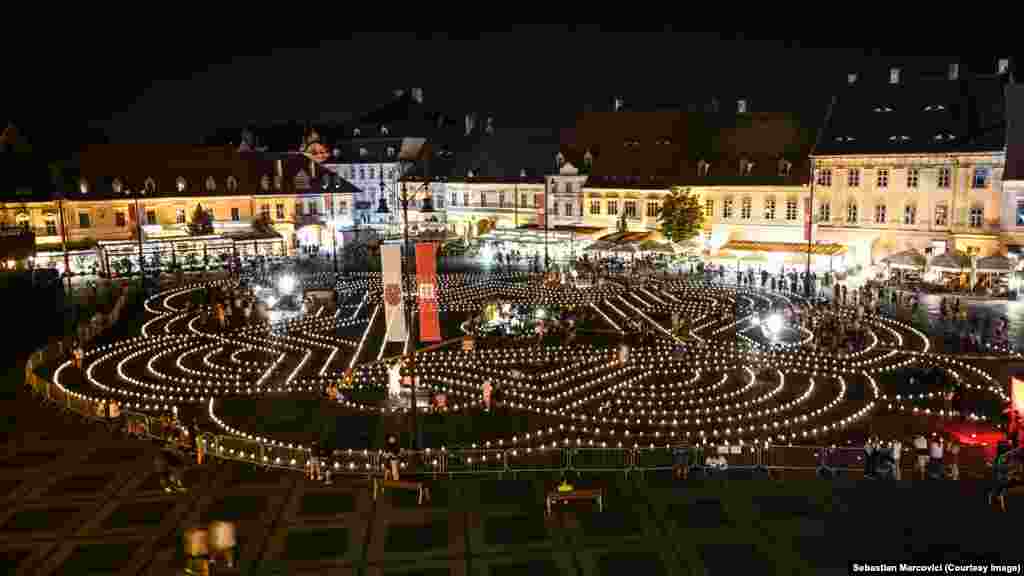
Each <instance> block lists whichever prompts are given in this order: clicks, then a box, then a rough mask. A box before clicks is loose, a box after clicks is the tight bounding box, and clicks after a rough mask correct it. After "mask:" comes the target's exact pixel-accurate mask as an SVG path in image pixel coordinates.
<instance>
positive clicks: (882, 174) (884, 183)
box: [875, 168, 889, 188]
mask: <svg viewBox="0 0 1024 576" xmlns="http://www.w3.org/2000/svg"><path fill="white" fill-rule="evenodd" d="M875 183H876V184H877V185H878V187H879V188H888V187H889V169H888V168H880V169H879V170H878V177H877V179H876V181H875Z"/></svg>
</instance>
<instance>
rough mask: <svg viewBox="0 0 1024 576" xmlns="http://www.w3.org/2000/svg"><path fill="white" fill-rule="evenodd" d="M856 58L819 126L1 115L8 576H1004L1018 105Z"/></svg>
mask: <svg viewBox="0 0 1024 576" xmlns="http://www.w3.org/2000/svg"><path fill="white" fill-rule="evenodd" d="M679 37H685V35H680V36H679ZM438 42H440V41H438ZM481 42H482V41H481ZM723 42H725V44H723V45H727V44H729V43H730V42H729V41H726V40H723ZM411 45H413V44H410V46H411ZM483 45H485V43H482V44H481V46H483ZM737 45H738V46H747V45H746V44H744V43H742V42H740V43H738V44H737ZM859 58H860V59H859V60H857V62H858V63H859V64H858V66H859V67H858V68H856V70H857V71H856V72H850V73H847V74H845V75H842V74H841V75H839V76H838V77H837V81H836V83H835V84H836V86H835V87H833V88H830V90H833V91H834V92H835V95H834V96H830V97H828V98H825V97H822V98H820V99H821V100H822V102H821V103H820V104H821V107H820V109H819V108H815V107H813V106H808V108H811V109H813V110H811V111H810V112H808V110H805V109H804V107H803V106H804V105H803V104H800V103H798V102H797V101H796V100H795V99H792V98H790V99H788V100H787V99H785V98H781V99H780V100H777V101H773V100H771V99H770V97H769V96H768V95H767V94H768V92H765V93H764V94H766V95H765V96H764V98H763V99H761V98H760V96H758V97H753V96H750V97H748V96H747V95H746V94H741V95H740V96H739V97H733V96H729V97H728V99H724V100H719V99H718V97H717V96H716V97H714V98H712V99H704V98H703V97H701V98H700V99H699V101H698V100H695V101H694V102H690V103H687V104H685V105H683V104H678V105H676V104H673V105H671V106H665V105H661V104H654V103H649V102H646V101H641V100H642V99H641V98H639V97H638V98H637V101H636V102H633V101H632V100H630V99H629V98H626V97H620V96H613V97H611V98H608V99H606V100H609V102H605V103H603V104H601V105H600V106H596V107H595V105H591V104H589V103H588V104H586V105H580V106H578V107H577V106H576V105H575V104H574V105H573V107H570V112H571V113H570V114H569V116H570V118H569V119H566V120H559V121H554V120H552V121H550V122H548V123H547V124H545V121H542V120H533V121H532V122H533V123H532V124H531V121H530V120H527V119H524V118H521V117H517V116H515V115H514V114H513V113H512V112H509V113H508V114H507V115H506V116H503V115H502V114H501V113H498V112H495V113H494V114H493V115H491V113H486V114H481V113H477V112H468V113H464V114H463V113H462V112H461V111H460V112H458V113H454V112H452V111H451V110H447V109H445V105H441V104H438V105H437V107H436V108H435V107H434V106H435V105H434V104H433V101H430V100H427V101H426V103H425V97H424V89H423V88H403V89H398V90H394V91H393V92H392V94H391V99H390V100H388V99H387V98H376V100H375V101H376V102H377V103H378V104H377V105H376V107H373V106H371V107H370V110H369V111H368V112H359V111H356V112H353V114H352V117H351V118H349V119H347V120H338V121H333V120H332V121H326V120H323V119H322V118H321V119H319V120H316V121H309V122H305V123H303V124H302V125H294V124H289V125H287V126H285V127H283V128H282V127H281V126H261V125H259V124H257V123H256V122H255V121H250V122H247V124H246V127H245V128H244V129H242V130H238V131H234V130H233V129H232V134H231V135H230V136H228V137H227V139H226V140H225V139H223V138H221V137H220V136H219V135H213V136H204V137H203V138H202V144H201V145H200V144H169V143H152V144H132V143H129V140H130V139H129V138H128V137H127V136H125V137H121V138H107V137H106V136H104V137H103V138H100V137H99V136H96V135H90V136H88V137H87V138H86V140H87V141H83V142H77V141H76V142H75V143H74V144H69V146H71V147H72V148H73V150H71V151H70V152H68V153H66V154H64V155H60V154H57V153H56V152H53V153H52V154H51V153H50V152H46V153H45V154H44V152H43V151H42V150H43V148H42V147H39V148H37V147H35V146H34V145H30V144H29V137H30V135H29V134H28V133H27V132H24V133H23V131H22V129H21V128H19V126H18V125H16V122H15V120H16V118H12V120H11V122H10V123H9V124H8V126H7V128H6V130H4V131H3V133H2V138H0V145H2V147H0V153H2V154H3V156H2V159H3V161H4V164H3V166H4V167H5V169H4V171H3V172H0V175H3V176H4V177H5V178H7V177H8V176H10V177H9V178H7V179H6V180H4V181H2V182H0V185H2V186H3V187H4V188H3V189H0V193H2V196H0V224H2V226H0V264H2V267H3V270H2V271H0V275H2V281H3V282H4V284H3V286H4V288H5V294H6V295H9V299H8V300H9V301H10V303H9V305H8V315H9V317H10V318H11V324H12V327H13V328H12V330H11V331H10V334H11V340H10V341H9V346H8V347H9V348H10V350H9V352H10V353H11V355H12V358H13V359H12V360H11V362H10V366H9V369H8V373H7V375H6V376H5V379H4V384H3V386H4V388H3V391H4V396H3V398H4V402H3V403H2V406H3V408H4V410H5V418H4V422H5V423H6V426H5V427H4V428H3V429H2V432H3V438H4V442H3V445H4V452H3V453H2V454H0V497H2V498H3V499H4V501H5V506H4V507H3V511H2V512H0V566H3V567H6V568H8V570H9V572H10V573H12V574H14V573H17V574H33V575H36V574H38V575H40V576H44V575H47V576H48V575H50V574H125V575H127V574H211V573H212V574H367V575H369V574H405V575H407V576H411V575H413V574H432V575H434V574H458V575H463V574H491V575H497V574H527V573H530V574H537V575H539V574H576V575H580V576H583V575H592V574H593V575H596V574H606V575H611V574H623V573H626V571H633V572H637V573H643V574H740V573H747V572H757V573H782V574H833V573H835V574H840V573H854V572H863V571H874V570H875V569H876V568H877V569H878V570H882V569H883V568H884V569H885V570H886V571H888V567H889V566H895V567H896V568H893V570H895V571H900V570H904V568H900V566H908V567H909V568H906V571H910V570H912V569H913V567H914V566H917V567H926V566H938V567H939V568H940V570H946V572H947V573H960V572H962V571H970V570H974V568H971V567H978V566H985V567H995V566H998V567H999V568H998V569H999V570H1003V569H1005V570H1007V571H1010V572H1011V573H1012V569H1013V568H1014V567H1018V566H1019V565H1020V564H1019V563H1020V562H1021V559H1020V558H1019V556H1018V554H1019V553H1018V552H1016V548H1015V547H1014V544H1015V537H1016V532H1015V531H1014V530H1013V529H1012V528H1011V527H1012V526H1013V525H1014V524H1013V522H1014V521H1013V518H1014V517H1015V514H1016V512H1017V511H1018V509H1019V508H1020V501H1021V500H1020V497H1021V496H1020V495H1021V494H1022V493H1024V492H1022V491H1021V488H1020V481H1021V468H1022V457H1021V452H1020V443H1021V441H1022V438H1024V428H1021V426H1022V424H1024V423H1021V422H1020V421H1019V419H1020V411H1021V410H1022V408H1024V370H1022V368H1024V354H1022V352H1024V306H1022V305H1021V303H1020V302H1021V294H1020V292H1021V282H1022V280H1024V258H1022V256H1021V254H1022V251H1021V246H1024V232H1021V231H1020V227H1021V226H1024V195H1021V196H1018V193H1019V191H1021V190H1024V184H1022V183H1024V144H1021V142H1024V132H1021V130H1022V128H1021V126H1024V123H1021V122H1017V121H1015V119H1018V117H1019V115H1020V112H1021V110H1024V91H1021V90H1020V89H1019V86H1018V85H1017V84H1016V83H1015V81H1014V77H1013V74H1014V70H1015V62H1014V61H1012V60H1011V59H1010V58H995V59H984V61H983V62H980V63H973V62H972V64H971V65H970V66H968V65H967V64H966V63H965V64H964V65H963V67H962V68H961V62H960V61H959V60H954V61H946V60H941V59H936V62H938V64H939V65H941V66H939V68H942V70H941V71H940V72H935V71H934V70H931V69H930V68H929V69H928V70H925V66H924V64H920V66H919V67H920V70H918V68H915V67H914V66H917V64H914V65H911V64H904V63H903V62H904V61H903V60H899V59H898V58H895V57H894V58H888V59H886V58H876V57H867V56H864V57H859ZM940 60H941V61H940ZM947 60H948V59H947ZM990 60H991V61H990ZM913 62H915V63H916V62H917V61H916V60H915V61H913ZM933 67H934V66H933ZM751 74H753V72H751ZM190 85H192V84H190ZM194 85H201V84H198V83H197V84H194ZM759 94H760V93H759ZM695 98H696V97H695ZM439 100H440V98H439ZM381 101H383V102H384V103H383V104H380V102H381ZM780 102H782V103H781V104H780ZM348 105H350V106H352V108H353V110H363V109H365V108H366V107H365V106H364V105H363V104H357V103H356V102H355V101H354V100H353V101H352V102H351V103H349V104H348ZM761 106H764V107H763V108H762V107H761ZM780 106H781V107H782V108H780ZM780 109H783V110H786V111H784V112H779V111H777V110H780ZM762 110H763V111H762ZM770 110H776V111H770ZM506 118H507V119H506ZM883 119H884V120H883ZM153 122H156V120H155V119H154V120H153ZM557 122H564V123H562V124H558V123H557ZM129 124H130V123H129ZM226 124H227V123H226V122H225V121H221V120H219V119H218V120H217V121H216V126H217V127H218V130H221V131H223V130H226V128H225V125H226ZM121 129H124V130H127V129H128V128H126V127H124V126H122V128H121ZM109 130H111V131H112V132H111V133H113V131H114V128H112V127H111V128H109ZM165 130H167V131H168V132H167V133H171V132H169V131H170V130H171V128H170V127H168V128H166V129H165ZM129 133H130V132H125V134H129ZM282 134H284V135H283V136H282ZM219 138H220V139H219ZM100 140H103V141H102V142H101V141H100ZM115 140H116V141H115ZM34 142H35V141H33V144H34ZM8 188H9V189H8ZM29 310H32V311H33V312H32V313H31V314H32V315H29V314H30V313H29ZM943 567H945V568H943Z"/></svg>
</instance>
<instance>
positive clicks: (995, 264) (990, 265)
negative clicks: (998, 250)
mask: <svg viewBox="0 0 1024 576" xmlns="http://www.w3.org/2000/svg"><path fill="white" fill-rule="evenodd" d="M977 270H978V272H983V273H986V274H995V273H1002V274H1009V273H1010V272H1012V271H1013V261H1012V260H1010V259H1009V258H1007V257H1006V256H986V257H984V258H979V259H978V263H977Z"/></svg>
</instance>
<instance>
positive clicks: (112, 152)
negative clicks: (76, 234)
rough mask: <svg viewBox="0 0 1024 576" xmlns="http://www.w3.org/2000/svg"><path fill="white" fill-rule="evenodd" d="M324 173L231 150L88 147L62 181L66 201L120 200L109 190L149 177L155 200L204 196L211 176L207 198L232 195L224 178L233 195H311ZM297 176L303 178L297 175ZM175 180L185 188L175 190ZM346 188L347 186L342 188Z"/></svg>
mask: <svg viewBox="0 0 1024 576" xmlns="http://www.w3.org/2000/svg"><path fill="white" fill-rule="evenodd" d="M278 161H280V164H281V169H282V178H281V188H280V189H278V188H276V187H275V186H274V180H275V177H274V176H275V174H276V164H277V162H278ZM325 173H326V170H325V169H324V168H322V167H320V166H316V165H315V163H314V162H313V161H311V160H310V159H309V158H307V157H306V156H303V155H301V154H271V153H259V152H238V151H237V150H235V149H234V148H231V147H195V146H177V145H101V146H88V147H86V148H84V149H83V150H82V152H81V153H80V154H79V156H78V158H77V161H76V169H75V170H74V171H73V173H72V174H70V175H69V177H68V178H67V183H66V186H68V187H70V189H69V190H68V191H67V192H66V194H67V195H68V197H70V198H76V199H102V198H116V197H123V195H124V194H125V192H121V193H120V194H118V193H117V192H116V191H115V190H114V183H115V181H120V183H121V185H122V186H123V188H124V189H125V190H139V189H143V188H145V186H146V182H147V181H148V180H149V179H152V183H153V184H154V191H153V195H154V196H204V195H210V194H211V192H210V191H209V190H207V187H206V181H207V178H212V179H213V182H214V184H215V190H214V191H213V192H212V194H222V195H228V194H231V193H233V192H232V190H230V189H229V187H228V180H229V179H230V178H234V180H235V181H236V182H237V188H236V189H235V191H234V193H238V194H262V193H267V194H280V193H302V192H312V191H315V190H318V189H319V187H322V181H321V178H322V177H323V176H324V174H325ZM300 174H302V175H303V176H300ZM264 176H266V177H269V179H270V183H271V186H270V189H269V190H268V191H266V192H264V190H263V188H262V186H261V180H262V179H263V177H264ZM178 178H182V179H184V182H185V189H184V191H181V192H179V191H178V188H177V181H178ZM81 179H84V180H85V181H86V182H87V183H88V190H87V192H86V193H85V194H82V193H81V191H80V189H79V187H78V182H79V181H80V180H81ZM347 186H348V187H351V184H348V185H347Z"/></svg>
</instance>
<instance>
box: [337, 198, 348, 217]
mask: <svg viewBox="0 0 1024 576" xmlns="http://www.w3.org/2000/svg"><path fill="white" fill-rule="evenodd" d="M338 214H348V202H345V201H344V200H341V201H339V202H338Z"/></svg>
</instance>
